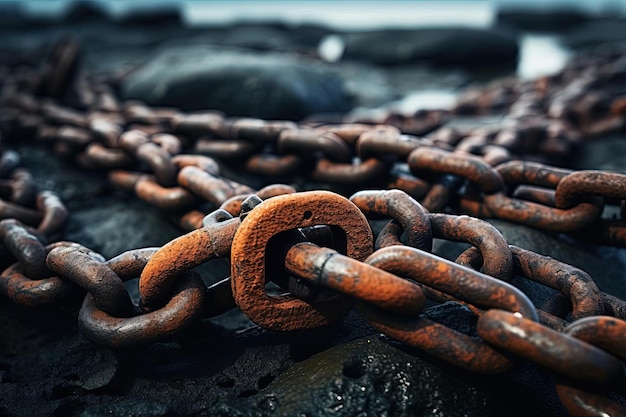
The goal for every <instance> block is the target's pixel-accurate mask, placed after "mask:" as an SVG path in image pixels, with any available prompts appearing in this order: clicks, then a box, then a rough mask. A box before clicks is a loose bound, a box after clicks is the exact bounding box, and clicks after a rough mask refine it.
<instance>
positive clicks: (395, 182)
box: [385, 172, 430, 207]
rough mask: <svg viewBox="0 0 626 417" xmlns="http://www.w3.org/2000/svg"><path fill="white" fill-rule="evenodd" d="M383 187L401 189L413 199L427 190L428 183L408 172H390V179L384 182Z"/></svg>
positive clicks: (418, 198)
mask: <svg viewBox="0 0 626 417" xmlns="http://www.w3.org/2000/svg"><path fill="white" fill-rule="evenodd" d="M385 188H386V189H398V190H402V191H404V192H405V193H407V194H408V195H410V196H411V197H413V198H414V199H416V200H420V199H421V198H422V197H424V196H425V195H426V193H427V192H428V189H429V188H430V184H429V183H428V182H426V181H424V180H422V179H420V178H416V177H414V176H413V175H410V174H405V173H399V174H395V173H393V172H392V173H391V175H390V181H389V182H388V183H387V184H386V186H385ZM424 207H426V206H424Z"/></svg>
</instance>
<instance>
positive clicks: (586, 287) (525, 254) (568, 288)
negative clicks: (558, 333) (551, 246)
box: [509, 245, 604, 319]
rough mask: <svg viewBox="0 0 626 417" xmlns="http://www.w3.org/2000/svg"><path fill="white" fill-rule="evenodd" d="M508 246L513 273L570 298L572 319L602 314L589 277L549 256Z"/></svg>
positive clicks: (597, 295) (602, 308)
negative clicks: (512, 263)
mask: <svg viewBox="0 0 626 417" xmlns="http://www.w3.org/2000/svg"><path fill="white" fill-rule="evenodd" d="M509 247H510V248H511V253H512V254H513V261H514V263H515V272H516V274H518V275H521V276H524V277H525V278H528V279H530V280H532V281H535V282H539V283H541V284H543V285H546V286H548V287H551V288H554V289H555V290H557V291H559V292H561V293H562V294H563V295H565V296H567V297H569V299H570V301H571V302H572V317H573V318H574V319H579V318H583V317H587V316H592V315H598V314H603V313H604V303H603V300H602V296H601V294H600V290H599V289H598V286H597V285H596V283H595V282H594V280H593V278H591V276H589V274H587V273H586V272H584V271H582V270H580V269H578V268H576V267H574V266H571V265H568V264H565V263H563V262H559V261H557V260H556V259H552V258H550V257H548V256H543V255H540V254H538V253H535V252H532V251H529V250H525V249H522V248H519V247H517V246H513V245H511V246H509Z"/></svg>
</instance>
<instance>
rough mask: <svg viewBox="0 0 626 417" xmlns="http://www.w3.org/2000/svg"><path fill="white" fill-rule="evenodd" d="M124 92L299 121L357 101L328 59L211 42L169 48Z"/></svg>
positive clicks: (189, 106)
mask: <svg viewBox="0 0 626 417" xmlns="http://www.w3.org/2000/svg"><path fill="white" fill-rule="evenodd" d="M122 93H123V95H124V97H125V98H126V99H138V100H142V101H144V102H146V103H148V104H151V105H158V106H173V107H178V108H181V109H183V110H199V109H216V110H221V111H223V112H225V113H226V114H227V115H229V116H248V117H258V118H263V119H290V120H299V119H302V118H304V117H306V116H307V115H309V114H313V113H324V112H344V111H347V110H349V109H350V104H351V100H350V97H348V95H347V93H346V92H345V91H344V89H343V86H342V83H341V81H340V79H339V78H338V77H337V76H335V74H333V73H332V72H331V71H330V70H329V69H328V68H327V67H325V66H322V64H318V63H316V62H314V61H309V60H306V59H302V58H297V57H294V56H289V55H280V54H275V55H272V54H263V55H261V54H254V53H251V52H249V51H243V50H232V51H224V50H217V49H213V48H206V47H189V48H185V49H182V50H181V49H180V48H178V49H177V50H165V51H163V52H162V53H161V54H159V55H158V56H157V57H155V58H154V59H153V60H151V61H150V62H148V63H146V64H145V65H144V66H142V67H141V68H139V69H138V70H136V71H135V72H133V73H132V74H130V76H129V77H127V78H126V79H125V80H124V81H123V84H122Z"/></svg>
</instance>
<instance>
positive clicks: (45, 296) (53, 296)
mask: <svg viewBox="0 0 626 417" xmlns="http://www.w3.org/2000/svg"><path fill="white" fill-rule="evenodd" d="M58 247H73V248H81V249H84V250H87V249H86V248H84V247H83V246H81V245H79V244H77V243H73V242H56V243H53V244H51V245H48V246H46V248H45V250H46V252H49V251H51V250H53V249H54V248H58ZM98 256H99V255H97V254H94V257H96V258H97V257H98ZM99 259H101V260H104V258H102V257H100V258H99ZM47 275H50V274H47ZM77 289H78V288H77V287H76V286H74V285H73V284H72V283H70V282H68V281H65V280H64V279H61V278H60V277H58V276H48V278H43V279H32V278H31V277H29V276H27V275H26V274H25V270H24V265H23V264H21V263H19V262H18V263H16V264H13V265H12V266H10V267H8V268H7V269H5V270H4V271H2V274H0V292H2V293H3V294H5V295H6V296H7V297H9V299H10V300H12V301H13V302H14V303H16V304H18V305H21V306H24V307H37V306H43V305H51V304H54V303H57V302H59V301H62V300H64V299H66V298H67V297H68V296H70V295H72V294H74V293H75V292H76V290H77Z"/></svg>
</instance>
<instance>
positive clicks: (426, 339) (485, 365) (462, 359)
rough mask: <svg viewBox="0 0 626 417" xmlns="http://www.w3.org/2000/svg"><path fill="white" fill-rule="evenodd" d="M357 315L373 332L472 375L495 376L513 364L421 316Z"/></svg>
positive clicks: (371, 312)
mask: <svg viewBox="0 0 626 417" xmlns="http://www.w3.org/2000/svg"><path fill="white" fill-rule="evenodd" d="M359 313H360V314H361V315H362V316H363V317H364V318H365V320H367V322H368V323H369V324H370V325H371V326H372V327H374V328H375V329H376V330H378V331H380V332H381V333H384V334H385V335H387V336H389V337H391V338H393V339H395V340H398V341H400V342H403V343H406V344H407V345H409V346H414V347H417V348H418V349H420V350H422V351H424V352H426V353H428V354H430V355H432V356H434V357H436V358H439V359H441V360H443V361H445V362H448V363H450V364H452V365H454V366H457V367H459V368H461V369H465V370H467V371H471V372H481V373H486V374H497V373H502V372H505V371H508V370H509V369H511V368H512V367H513V365H514V364H513V362H511V360H510V359H509V358H508V357H506V356H505V355H503V354H501V353H499V352H497V351H495V350H494V349H492V348H491V347H489V346H488V345H486V344H485V343H483V342H482V341H480V340H478V339H476V338H472V337H470V336H468V335H466V334H463V333H460V332H457V331H456V330H453V329H451V328H449V327H446V326H444V325H442V324H439V323H435V322H433V321H431V320H428V319H425V318H421V317H403V316H397V315H393V314H390V313H385V312H384V311H380V310H377V309H374V308H367V307H365V306H363V305H360V306H359Z"/></svg>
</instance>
